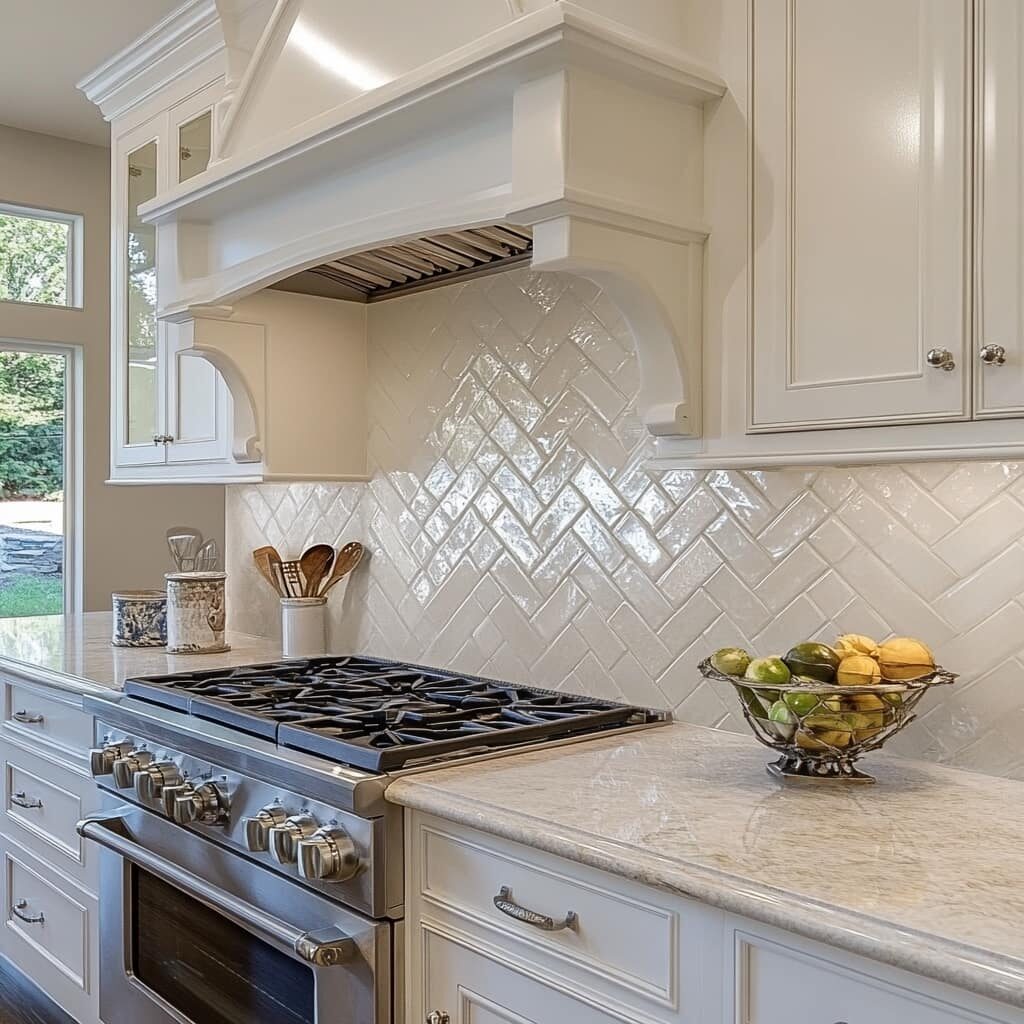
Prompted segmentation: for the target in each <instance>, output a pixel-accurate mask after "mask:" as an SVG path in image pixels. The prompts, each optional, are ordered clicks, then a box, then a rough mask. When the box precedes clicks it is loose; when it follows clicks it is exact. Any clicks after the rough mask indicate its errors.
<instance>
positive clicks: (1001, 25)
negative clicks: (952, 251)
mask: <svg viewBox="0 0 1024 1024" xmlns="http://www.w3.org/2000/svg"><path fill="white" fill-rule="evenodd" d="M976 52H977V59H978V71H977V74H976V76H975V80H976V83H977V89H978V101H977V105H978V125H979V133H980V134H979V139H978V146H977V157H978V173H977V207H976V217H977V225H978V227H977V246H978V251H977V260H978V265H977V274H976V283H977V323H976V337H977V343H976V352H974V353H973V357H974V360H975V369H976V374H975V408H976V413H975V415H977V416H978V417H991V416H999V417H1005V416H1021V415H1024V305H1022V303H1021V295H1022V294H1024V154H1022V152H1021V147H1020V136H1021V132H1022V130H1024V99H1022V98H1024V6H1022V5H1021V4H1020V3H1019V2H1018V0H980V5H979V22H978V45H977V51H976Z"/></svg>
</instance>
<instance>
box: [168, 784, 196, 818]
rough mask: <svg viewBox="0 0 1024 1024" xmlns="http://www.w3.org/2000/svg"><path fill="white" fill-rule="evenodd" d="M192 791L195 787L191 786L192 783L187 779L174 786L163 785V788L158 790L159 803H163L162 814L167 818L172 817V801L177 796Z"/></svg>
mask: <svg viewBox="0 0 1024 1024" xmlns="http://www.w3.org/2000/svg"><path fill="white" fill-rule="evenodd" d="M194 792H195V789H194V788H193V786H192V783H191V782H188V781H187V780H186V781H182V782H179V783H178V785H176V786H164V788H163V789H162V790H160V803H161V804H162V805H163V811H164V814H166V815H167V817H168V818H173V817H174V801H175V800H177V799H178V797H179V796H185V795H186V794H188V793H194Z"/></svg>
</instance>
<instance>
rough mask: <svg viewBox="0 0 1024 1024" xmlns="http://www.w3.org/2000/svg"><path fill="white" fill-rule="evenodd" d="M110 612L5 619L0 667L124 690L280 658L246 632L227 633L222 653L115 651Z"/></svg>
mask: <svg viewBox="0 0 1024 1024" xmlns="http://www.w3.org/2000/svg"><path fill="white" fill-rule="evenodd" d="M112 619H113V615H112V614H111V613H110V612H86V613H85V614H83V615H39V616H33V617H28V618H18V619H0V666H3V667H5V668H7V669H9V670H11V671H15V672H18V671H21V672H24V673H25V674H26V675H30V676H31V677H33V678H35V679H39V680H42V681H43V682H46V683H48V684H50V685H51V686H58V687H60V688H62V689H66V690H73V691H75V692H78V693H88V692H95V691H96V690H97V689H98V690H101V691H105V692H109V691H110V690H120V689H121V688H122V686H123V685H124V681H125V679H127V678H128V677H129V676H137V675H159V674H161V673H165V672H192V671H196V670H197V669H203V668H220V667H223V666H229V665H244V664H249V663H256V662H260V661H276V660H279V659H280V657H281V644H280V641H277V640H268V639H267V638H266V637H258V636H249V635H247V634H245V633H233V632H231V631H230V630H229V631H228V632H227V634H226V638H227V642H228V643H229V644H230V645H231V650H230V651H227V652H225V653H222V654H175V655H169V654H167V652H166V651H165V650H164V649H163V648H162V647H147V648H132V647H112V646H111V644H110V633H111V625H112Z"/></svg>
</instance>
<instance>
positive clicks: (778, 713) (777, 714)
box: [768, 700, 796, 725]
mask: <svg viewBox="0 0 1024 1024" xmlns="http://www.w3.org/2000/svg"><path fill="white" fill-rule="evenodd" d="M768 720H769V721H771V722H777V723H778V724H779V725H796V715H794V714H793V712H792V710H790V708H789V706H788V705H787V704H786V702H785V701H782V700H777V701H776V702H775V703H774V704H773V705H772V706H771V708H770V709H769V710H768Z"/></svg>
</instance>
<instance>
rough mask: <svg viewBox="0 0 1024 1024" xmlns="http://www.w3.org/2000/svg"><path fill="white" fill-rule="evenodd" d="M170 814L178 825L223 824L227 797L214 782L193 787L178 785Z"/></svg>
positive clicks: (226, 813) (226, 809)
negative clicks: (181, 790) (178, 790)
mask: <svg viewBox="0 0 1024 1024" xmlns="http://www.w3.org/2000/svg"><path fill="white" fill-rule="evenodd" d="M180 788H181V789H183V790H184V792H181V793H176V795H175V797H174V807H173V809H172V811H171V816H172V817H173V818H174V820H175V821H176V822H177V823H178V824H179V825H190V824H192V823H193V822H195V823H196V824H199V825H223V824H224V822H226V821H227V818H228V798H227V796H226V795H225V793H224V792H223V790H221V788H220V786H218V785H217V784H216V783H215V782H204V783H203V784H202V785H201V786H196V787H195V788H194V789H193V788H192V787H191V786H189V787H187V788H186V787H180Z"/></svg>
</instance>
